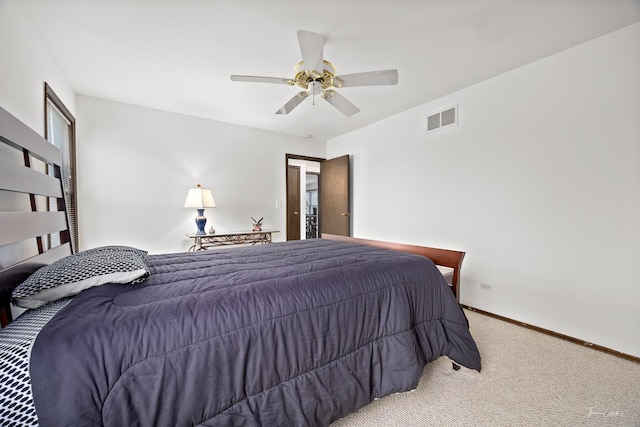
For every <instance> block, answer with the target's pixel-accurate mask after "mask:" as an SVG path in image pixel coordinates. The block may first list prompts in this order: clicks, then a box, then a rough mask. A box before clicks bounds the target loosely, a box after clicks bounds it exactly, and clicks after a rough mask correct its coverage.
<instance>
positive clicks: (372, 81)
mask: <svg viewBox="0 0 640 427" xmlns="http://www.w3.org/2000/svg"><path fill="white" fill-rule="evenodd" d="M336 80H337V82H336ZM395 84H398V70H380V71H368V72H366V73H355V74H345V75H343V76H336V77H335V78H334V85H335V86H336V87H353V86H382V85H395Z"/></svg>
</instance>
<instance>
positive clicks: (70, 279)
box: [11, 246, 149, 308]
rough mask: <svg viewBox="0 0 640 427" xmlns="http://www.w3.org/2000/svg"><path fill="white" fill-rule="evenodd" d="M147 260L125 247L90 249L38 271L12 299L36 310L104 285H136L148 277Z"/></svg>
mask: <svg viewBox="0 0 640 427" xmlns="http://www.w3.org/2000/svg"><path fill="white" fill-rule="evenodd" d="M146 259H147V252H146V251H142V250H140V249H136V248H131V247H128V246H102V247H99V248H95V249H89V250H87V251H84V252H80V253H77V254H74V255H69V256H67V257H65V258H62V259H60V260H58V261H56V262H54V263H53V264H50V265H46V266H44V267H41V268H40V269H38V270H37V271H35V272H34V273H33V274H32V275H31V276H29V278H28V279H27V280H25V281H24V282H22V283H21V284H20V285H18V287H16V289H15V290H14V291H13V293H12V295H11V297H12V299H13V303H14V304H16V305H18V306H20V307H25V308H38V307H40V306H42V305H44V304H47V303H49V302H52V301H56V300H58V299H60V298H66V297H70V296H74V295H77V294H78V293H80V292H81V291H83V290H84V289H87V288H91V287H94V286H98V285H103V284H105V283H133V282H135V283H138V282H141V281H143V280H144V279H146V278H147V276H149V269H148V268H147V263H146Z"/></svg>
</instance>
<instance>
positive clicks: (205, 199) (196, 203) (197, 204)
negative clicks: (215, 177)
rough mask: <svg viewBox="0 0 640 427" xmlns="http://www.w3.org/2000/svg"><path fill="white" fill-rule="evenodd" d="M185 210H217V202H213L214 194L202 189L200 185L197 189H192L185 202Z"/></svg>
mask: <svg viewBox="0 0 640 427" xmlns="http://www.w3.org/2000/svg"><path fill="white" fill-rule="evenodd" d="M184 207H185V208H196V209H204V208H215V207H216V202H215V201H214V200H213V194H211V190H210V189H208V188H202V186H201V185H200V184H198V186H197V187H196V188H190V189H189V192H188V193H187V200H185V202H184Z"/></svg>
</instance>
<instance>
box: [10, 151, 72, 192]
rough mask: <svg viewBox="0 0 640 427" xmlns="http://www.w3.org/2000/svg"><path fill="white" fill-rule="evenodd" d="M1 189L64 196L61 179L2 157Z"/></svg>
mask: <svg viewBox="0 0 640 427" xmlns="http://www.w3.org/2000/svg"><path fill="white" fill-rule="evenodd" d="M0 190H9V191H17V192H20V193H30V194H38V195H42V196H50V197H62V189H61V188H60V181H59V180H57V179H56V178H54V177H52V176H49V175H45V174H43V173H41V172H38V171H35V170H33V169H30V168H27V167H24V166H22V165H18V164H16V163H13V162H9V161H7V160H4V159H1V158H0Z"/></svg>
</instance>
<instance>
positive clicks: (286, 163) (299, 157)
mask: <svg viewBox="0 0 640 427" xmlns="http://www.w3.org/2000/svg"><path fill="white" fill-rule="evenodd" d="M289 160H304V161H308V162H318V163H321V162H323V161H324V160H326V159H325V158H322V157H310V156H302V155H299V154H289V153H286V154H285V161H284V170H285V186H286V187H285V195H286V197H287V200H285V203H286V205H285V206H288V205H289V188H288V186H289ZM300 204H302V200H300ZM300 212H302V210H301V211H300ZM286 215H287V210H286V209H285V224H287V228H288V227H289V225H288V224H289V221H288V218H287V217H286ZM288 233H289V230H286V235H288ZM300 234H301V235H302V229H301V230H300Z"/></svg>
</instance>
